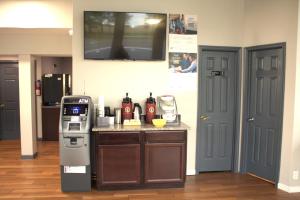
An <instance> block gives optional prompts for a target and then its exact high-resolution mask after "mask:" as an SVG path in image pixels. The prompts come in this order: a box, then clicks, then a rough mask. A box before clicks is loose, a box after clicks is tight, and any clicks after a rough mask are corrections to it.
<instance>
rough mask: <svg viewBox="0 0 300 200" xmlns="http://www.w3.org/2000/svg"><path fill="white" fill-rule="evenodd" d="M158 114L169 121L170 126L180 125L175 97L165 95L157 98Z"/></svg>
mask: <svg viewBox="0 0 300 200" xmlns="http://www.w3.org/2000/svg"><path fill="white" fill-rule="evenodd" d="M157 108H158V114H159V115H160V116H161V118H163V119H165V120H166V121H167V124H168V125H172V124H173V125H178V124H179V123H180V117H179V115H178V111H177V104H176V100H175V97H174V96H172V95H163V96H159V97H157Z"/></svg>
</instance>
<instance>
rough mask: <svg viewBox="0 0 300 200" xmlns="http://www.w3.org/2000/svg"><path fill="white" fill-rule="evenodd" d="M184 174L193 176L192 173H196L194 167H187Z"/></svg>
mask: <svg viewBox="0 0 300 200" xmlns="http://www.w3.org/2000/svg"><path fill="white" fill-rule="evenodd" d="M186 175H187V176H193V175H196V169H187V170H186Z"/></svg>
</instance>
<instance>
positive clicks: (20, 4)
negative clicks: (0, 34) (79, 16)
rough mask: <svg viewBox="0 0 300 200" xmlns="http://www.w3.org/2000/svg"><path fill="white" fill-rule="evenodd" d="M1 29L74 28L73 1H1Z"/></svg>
mask: <svg viewBox="0 0 300 200" xmlns="http://www.w3.org/2000/svg"><path fill="white" fill-rule="evenodd" d="M0 27H6V28H7V27H10V28H16V27H18V28H72V0H42V1H38V0H22V1H20V0H1V2H0Z"/></svg>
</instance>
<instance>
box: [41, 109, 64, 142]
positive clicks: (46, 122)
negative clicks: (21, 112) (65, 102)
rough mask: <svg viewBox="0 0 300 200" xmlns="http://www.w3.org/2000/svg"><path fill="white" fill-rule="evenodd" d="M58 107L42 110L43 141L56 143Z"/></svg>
mask: <svg viewBox="0 0 300 200" xmlns="http://www.w3.org/2000/svg"><path fill="white" fill-rule="evenodd" d="M59 115H60V107H48V108H47V107H43V108H42V130H43V140H46V141H48V140H51V141H58V134H59V130H58V126H59Z"/></svg>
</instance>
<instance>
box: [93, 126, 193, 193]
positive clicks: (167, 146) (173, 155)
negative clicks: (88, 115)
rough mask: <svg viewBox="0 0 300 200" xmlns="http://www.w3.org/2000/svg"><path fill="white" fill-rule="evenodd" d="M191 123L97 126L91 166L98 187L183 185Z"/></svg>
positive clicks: (94, 129)
mask: <svg viewBox="0 0 300 200" xmlns="http://www.w3.org/2000/svg"><path fill="white" fill-rule="evenodd" d="M187 130H188V126H187V125H186V124H184V123H181V124H180V125H176V126H175V125H172V126H170V125H169V126H165V127H163V128H156V127H154V126H153V125H149V124H145V125H141V126H123V125H113V126H109V127H95V128H93V129H92V131H93V134H92V135H91V146H92V151H91V153H92V155H91V165H92V173H93V176H94V181H95V183H96V187H97V189H98V190H107V189H130V188H162V187H184V183H185V177H186V152H187V151H186V147H187Z"/></svg>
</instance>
